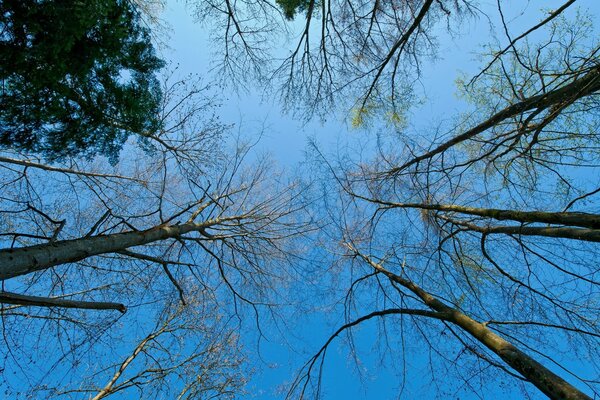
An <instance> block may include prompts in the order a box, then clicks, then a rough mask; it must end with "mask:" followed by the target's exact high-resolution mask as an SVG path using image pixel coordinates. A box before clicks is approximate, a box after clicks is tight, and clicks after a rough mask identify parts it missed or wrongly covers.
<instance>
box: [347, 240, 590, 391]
mask: <svg viewBox="0 0 600 400" xmlns="http://www.w3.org/2000/svg"><path fill="white" fill-rule="evenodd" d="M349 247H350V249H351V250H352V251H354V252H355V253H356V254H357V255H358V256H360V257H361V258H362V259H363V260H365V261H366V262H367V263H368V264H369V265H370V266H371V267H373V269H375V270H376V271H378V272H380V273H382V274H384V275H385V276H387V277H388V278H389V279H390V280H391V281H393V282H395V283H397V284H399V285H402V286H403V287H405V288H407V289H408V290H410V291H411V292H413V293H414V294H415V295H417V296H418V297H419V298H420V299H421V300H422V301H423V303H425V304H426V305H427V306H428V307H429V308H431V309H432V310H434V311H437V312H439V313H442V314H443V315H444V316H445V318H444V319H445V320H446V321H448V322H450V323H453V324H455V325H457V326H459V327H460V328H462V329H463V330H464V331H465V332H467V333H468V334H469V335H471V336H472V337H473V338H475V339H476V340H477V341H479V342H480V343H482V344H483V345H485V346H486V347H487V348H488V349H490V350H491V351H493V352H494V353H495V354H496V355H497V356H498V357H500V358H501V359H502V360H503V361H504V362H505V363H506V364H508V365H510V366H511V367H512V368H513V369H515V370H516V371H517V372H519V374H521V375H522V376H523V377H525V378H526V379H527V380H528V381H530V382H531V383H532V384H534V385H535V386H536V387H537V388H538V389H539V390H541V391H542V392H543V393H544V394H546V395H547V396H548V397H550V398H551V399H555V400H563V399H574V400H591V398H590V397H589V396H587V395H586V394H585V393H583V392H581V391H579V390H578V389H577V388H575V387H574V386H573V385H571V384H570V383H568V382H567V381H565V380H564V379H562V378H561V377H560V376H558V375H556V374H555V373H554V372H552V371H550V370H549V369H547V368H546V367H544V366H543V365H542V364H540V363H539V362H537V361H535V360H534V359H533V358H531V357H530V356H528V355H527V354H525V353H524V352H523V351H521V350H519V349H518V348H517V347H516V346H514V345H513V344H512V343H510V342H508V341H507V340H505V339H504V338H502V337H500V336H499V335H498V334H496V333H495V332H493V331H492V330H491V329H489V328H488V327H487V326H486V325H485V324H483V323H481V322H478V321H475V320H474V319H472V318H471V317H469V316H467V315H465V314H464V313H462V312H461V311H460V310H458V309H456V308H453V307H450V306H448V305H447V304H445V303H443V302H442V301H440V300H438V299H437V298H435V297H434V296H432V295H431V294H429V293H428V292H426V291H425V290H423V289H421V288H420V287H419V286H417V285H416V284H415V283H414V282H412V281H410V280H408V279H405V278H403V277H401V276H399V275H396V274H394V273H392V272H390V271H388V270H387V269H385V268H384V267H383V266H381V265H380V264H378V263H376V262H375V261H373V260H372V259H371V258H369V257H367V256H365V255H363V254H361V253H360V252H358V250H356V249H355V248H354V247H352V246H349Z"/></svg>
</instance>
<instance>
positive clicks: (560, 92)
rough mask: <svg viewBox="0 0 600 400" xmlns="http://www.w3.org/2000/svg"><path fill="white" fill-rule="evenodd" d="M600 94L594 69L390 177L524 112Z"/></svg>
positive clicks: (512, 107)
mask: <svg viewBox="0 0 600 400" xmlns="http://www.w3.org/2000/svg"><path fill="white" fill-rule="evenodd" d="M598 90H600V67H596V68H593V69H592V70H591V71H590V72H588V73H587V74H586V75H584V76H582V77H581V78H579V79H576V80H574V81H573V82H571V83H569V84H567V85H565V86H563V87H560V88H557V89H554V90H551V91H549V92H547V93H543V94H540V95H537V96H532V97H529V98H527V99H525V100H523V101H521V102H518V103H515V104H511V105H510V106H508V107H506V108H504V109H502V110H500V111H499V112H497V113H496V114H494V115H493V116H491V117H490V118H488V119H487V120H485V121H484V122H482V123H480V124H479V125H477V126H475V127H473V128H471V129H469V130H468V131H466V132H464V133H462V134H460V135H457V136H455V137H453V138H452V139H450V140H448V141H446V142H444V143H442V144H440V145H439V146H438V147H436V148H434V149H432V150H430V151H428V152H426V153H424V154H422V155H420V156H418V157H414V158H412V159H411V160H409V161H407V162H406V163H404V164H402V165H401V166H399V167H395V168H392V169H391V170H389V171H388V174H397V173H399V172H401V171H402V170H404V169H406V168H408V167H410V166H412V165H415V164H418V163H420V162H421V161H424V160H427V159H429V158H431V157H433V156H435V155H437V154H440V153H443V152H444V151H446V150H448V149H449V148H451V147H453V146H455V145H457V144H459V143H462V142H464V141H466V140H469V139H471V138H473V137H475V136H477V135H479V134H481V133H483V132H485V131H486V130H488V129H490V128H492V127H494V126H496V125H498V124H499V123H500V122H502V121H504V120H506V119H509V118H513V117H515V116H517V115H519V114H522V113H524V112H528V111H531V110H535V109H544V108H548V107H551V106H552V105H555V104H561V103H564V102H567V101H568V102H573V101H575V100H576V99H579V98H583V97H586V96H589V95H591V94H594V93H596V92H597V91H598Z"/></svg>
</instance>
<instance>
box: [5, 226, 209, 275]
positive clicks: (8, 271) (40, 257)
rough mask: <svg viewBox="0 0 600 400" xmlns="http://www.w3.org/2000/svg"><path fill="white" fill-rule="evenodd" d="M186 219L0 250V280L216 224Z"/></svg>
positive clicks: (197, 230)
mask: <svg viewBox="0 0 600 400" xmlns="http://www.w3.org/2000/svg"><path fill="white" fill-rule="evenodd" d="M217 222H218V221H217V220H211V221H207V222H204V223H200V224H197V223H193V222H188V223H185V224H181V225H169V226H162V225H159V226H155V227H153V228H150V229H147V230H144V231H132V232H124V233H114V234H110V235H99V236H92V237H86V238H79V239H72V240H60V241H57V242H51V243H46V244H40V245H35V246H27V247H19V248H14V249H4V250H0V280H5V279H9V278H14V277H17V276H21V275H26V274H29V273H32V272H35V271H41V270H44V269H46V268H50V267H53V266H56V265H60V264H65V263H71V262H77V261H80V260H83V259H85V258H87V257H91V256H96V255H100V254H108V253H114V252H118V251H121V250H125V249H127V248H129V247H134V246H140V245H144V244H148V243H152V242H156V241H160V240H165V239H170V238H175V237H179V236H181V235H183V234H186V233H189V232H193V231H195V232H200V231H203V230H204V229H205V228H207V227H209V226H211V225H214V224H216V223H217Z"/></svg>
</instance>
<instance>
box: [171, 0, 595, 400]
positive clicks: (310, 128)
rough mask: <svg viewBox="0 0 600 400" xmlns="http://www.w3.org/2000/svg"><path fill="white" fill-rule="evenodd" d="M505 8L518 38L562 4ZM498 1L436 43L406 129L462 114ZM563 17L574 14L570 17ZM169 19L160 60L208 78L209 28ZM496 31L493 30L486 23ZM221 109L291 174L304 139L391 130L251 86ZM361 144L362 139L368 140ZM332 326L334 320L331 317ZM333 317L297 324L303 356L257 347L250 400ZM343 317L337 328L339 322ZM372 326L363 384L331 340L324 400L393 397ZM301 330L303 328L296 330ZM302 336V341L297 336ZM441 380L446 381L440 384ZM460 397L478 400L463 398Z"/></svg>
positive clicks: (345, 350)
mask: <svg viewBox="0 0 600 400" xmlns="http://www.w3.org/2000/svg"><path fill="white" fill-rule="evenodd" d="M507 3H508V4H507V5H505V7H504V9H505V10H510V11H509V12H510V13H512V15H507V20H509V21H510V27H511V29H512V32H511V33H512V34H513V35H514V34H518V33H520V32H521V31H522V28H523V27H526V26H531V25H532V24H533V22H535V21H536V20H537V19H538V18H539V15H541V14H540V13H539V12H538V9H539V8H540V7H547V8H552V7H553V6H555V5H557V4H561V3H562V2H558V1H543V2H540V1H528V2H522V1H511V2H507ZM581 6H582V7H588V8H590V9H593V10H594V11H598V8H599V6H598V3H597V2H596V1H593V0H590V1H587V2H585V1H584V2H582V3H581ZM495 8H496V3H495V2H484V4H483V6H482V10H484V11H486V12H487V13H488V16H489V18H490V20H489V21H488V20H486V19H485V18H483V17H479V18H478V19H477V20H474V21H471V22H470V23H469V24H467V25H466V26H463V30H462V32H460V33H459V34H458V35H457V36H456V37H450V36H448V35H445V34H443V35H442V36H441V37H440V54H439V55H440V59H439V60H437V61H436V62H434V63H427V64H426V65H425V68H424V70H423V78H422V80H421V84H422V86H421V89H422V91H420V92H419V93H418V96H419V98H418V100H421V101H422V102H423V105H421V106H419V107H415V108H413V109H412V110H411V111H410V113H409V118H410V121H411V125H409V129H415V130H419V129H426V128H428V127H430V126H435V125H436V123H437V122H439V121H442V120H446V119H449V118H452V117H453V116H455V115H456V114H457V113H458V112H460V111H461V110H464V109H465V107H466V106H465V104H464V103H462V102H461V101H460V100H459V99H458V98H457V97H456V95H455V79H456V78H457V77H458V75H459V73H460V72H466V73H467V74H468V73H469V72H473V71H475V70H476V68H477V67H478V65H479V63H478V61H476V53H477V52H478V51H479V49H480V45H481V44H483V43H484V42H486V41H487V40H489V39H490V32H491V31H493V29H494V28H493V27H494V26H495V27H496V28H499V25H498V15H497V12H496V10H495ZM567 15H569V16H572V15H573V11H570V12H569V13H568V14H567ZM165 19H166V21H167V22H168V23H169V24H170V25H171V28H172V32H171V37H170V39H169V40H168V44H169V46H170V48H169V49H163V56H164V57H165V58H166V59H169V60H171V61H172V62H173V63H176V64H178V65H179V70H180V72H181V74H182V75H184V74H186V73H199V74H201V75H205V76H206V78H205V79H207V80H210V79H211V72H210V66H211V65H213V62H214V60H211V57H215V56H218V50H219V49H218V48H214V47H211V46H210V43H209V40H208V35H207V33H206V28H205V27H203V26H202V25H200V24H197V23H195V22H194V20H193V18H192V17H191V16H190V9H189V8H186V6H185V5H184V4H183V2H180V1H179V2H170V3H169V4H168V5H167V9H166V13H165ZM490 21H491V22H492V23H493V24H494V25H493V26H491V25H490V24H489V22H490ZM496 33H497V34H498V37H499V38H500V40H501V42H502V43H506V39H505V37H504V36H503V35H502V34H501V32H500V31H497V32H496ZM221 100H222V102H223V107H222V108H221V109H220V112H221V114H220V115H221V118H222V119H223V120H224V121H225V122H227V123H233V124H235V128H234V129H236V130H239V131H240V132H241V133H242V134H243V135H244V136H246V137H252V136H254V135H256V134H257V133H261V135H262V138H261V140H260V142H259V145H258V146H257V149H259V151H264V152H268V153H270V154H272V155H273V157H274V158H275V159H276V160H277V161H278V162H279V163H280V164H281V165H282V166H284V167H285V168H286V169H294V168H295V167H296V165H297V164H298V163H300V162H301V161H303V159H304V152H305V150H306V145H307V141H308V139H309V138H315V139H316V141H317V142H318V143H319V144H320V146H321V148H322V149H323V150H324V151H325V152H329V151H333V149H334V148H335V146H336V145H338V144H339V143H340V142H342V143H345V142H351V143H352V142H355V141H359V142H360V141H361V140H367V141H368V140H369V137H372V136H373V135H374V133H375V132H377V131H385V130H389V129H392V128H391V127H390V126H388V125H386V124H385V123H380V124H377V123H374V124H371V125H369V126H368V128H359V129H353V128H349V126H348V125H349V124H348V119H349V118H348V114H347V113H344V112H340V113H338V114H336V115H333V116H332V117H331V118H330V119H329V120H328V121H326V122H324V123H322V122H320V121H311V122H309V123H306V124H304V123H303V122H302V121H299V120H298V119H296V118H294V117H293V116H292V115H290V114H283V113H282V111H281V104H279V103H278V100H277V96H274V95H273V94H272V93H267V94H266V95H265V93H262V92H260V91H258V90H257V89H256V88H252V87H250V88H249V89H248V91H242V92H239V93H235V92H233V91H230V90H225V91H224V95H223V97H222V99H221ZM365 138H366V139H365ZM333 320H334V321H335V319H333ZM334 321H332V319H331V318H322V317H319V316H318V315H316V316H315V315H313V316H310V317H308V316H307V317H306V320H305V321H295V322H297V323H298V322H299V324H298V325H299V326H300V328H298V329H299V331H297V332H295V333H296V337H297V338H296V339H293V341H294V345H295V347H296V348H301V349H303V350H304V352H303V353H293V352H291V351H290V349H289V348H288V347H287V346H286V345H285V344H283V343H281V342H280V339H281V338H278V337H277V335H273V337H272V338H270V339H272V340H273V342H267V341H262V342H261V344H260V346H259V348H260V356H261V357H262V360H263V361H264V364H263V365H262V370H261V371H259V372H258V373H257V375H256V376H255V377H254V378H253V380H252V381H251V383H250V387H249V390H250V391H251V393H250V394H249V395H248V396H247V398H261V399H262V398H264V399H276V398H282V397H283V396H282V395H281V394H278V393H275V391H276V389H277V387H278V386H279V385H280V384H285V382H286V381H288V382H289V380H290V379H293V373H294V371H295V369H296V368H298V366H300V365H301V364H302V363H304V362H305V361H306V360H307V358H308V357H309V356H310V354H311V352H314V351H315V350H316V349H317V348H318V347H319V346H320V345H321V344H322V343H323V342H324V341H325V340H326V338H327V337H328V336H329V335H330V334H331V332H333V331H334V329H335V323H332V322H334ZM342 321H343V320H342V319H341V318H338V319H337V323H338V324H339V323H341V322H342ZM376 323H377V322H376V321H370V322H368V323H366V324H364V325H362V326H361V327H360V329H359V330H358V331H357V343H358V344H359V347H362V348H361V349H360V350H361V352H360V357H361V358H362V361H363V362H364V368H365V369H366V370H367V373H366V375H365V376H366V379H365V381H364V382H361V381H360V378H359V376H358V375H357V374H356V373H355V364H354V363H353V362H352V359H351V356H350V351H349V347H348V346H347V343H346V342H345V340H343V339H341V340H336V341H335V342H334V345H333V346H332V347H331V348H330V350H329V351H328V356H327V359H326V368H325V369H324V371H325V372H324V378H323V382H324V390H325V394H326V396H325V398H326V399H367V398H368V399H392V398H396V397H397V395H398V385H399V383H398V381H397V379H396V377H395V375H394V374H392V373H391V372H388V371H387V370H386V367H385V366H383V367H381V366H379V364H378V357H377V355H376V352H374V351H371V349H372V346H373V343H374V340H373V339H374V336H375V335H377V334H378V332H379V331H378V329H377V328H376ZM302 327H303V328H304V329H301V328H302ZM298 337H300V338H298ZM247 350H249V351H250V353H251V357H252V354H253V355H254V356H255V357H256V356H257V355H258V354H257V353H258V352H257V346H256V343H255V342H249V343H248V344H247ZM427 360H428V358H427V354H422V355H417V356H415V357H414V358H413V359H412V362H413V366H412V367H411V371H409V372H410V374H409V375H410V376H412V377H419V376H421V375H426V370H427ZM441 379H442V380H443V378H441ZM428 384H429V382H428V381H418V380H416V381H412V382H409V385H408V386H409V387H408V389H407V391H406V392H405V393H404V394H405V395H409V396H408V397H407V398H411V396H410V394H412V395H416V394H418V392H419V389H420V388H423V386H426V385H428ZM487 390H489V392H488V395H491V396H493V395H494V394H496V395H497V394H498V392H496V391H495V390H494V388H492V387H489V388H487ZM460 398H463V399H467V398H476V397H475V396H468V395H465V394H464V392H461V394H460Z"/></svg>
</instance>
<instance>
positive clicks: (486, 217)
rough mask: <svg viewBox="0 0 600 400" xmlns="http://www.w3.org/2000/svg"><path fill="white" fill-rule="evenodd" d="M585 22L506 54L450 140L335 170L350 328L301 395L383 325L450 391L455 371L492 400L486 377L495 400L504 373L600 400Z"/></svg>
mask: <svg viewBox="0 0 600 400" xmlns="http://www.w3.org/2000/svg"><path fill="white" fill-rule="evenodd" d="M577 18H578V19H577V23H574V22H572V21H567V20H566V19H564V18H562V17H559V18H555V19H554V20H552V21H551V22H549V23H547V24H546V25H545V27H544V29H545V34H544V35H542V36H541V39H539V40H538V41H534V40H533V39H531V40H526V41H524V43H522V44H520V45H516V44H515V43H514V41H513V42H512V43H511V45H510V46H508V47H507V48H506V49H503V48H500V49H498V48H490V52H489V54H488V55H489V57H490V59H488V60H489V61H488V60H486V63H485V64H484V67H483V70H482V71H481V72H480V73H478V74H476V75H475V77H474V78H473V79H472V80H465V81H464V82H466V83H465V84H464V86H463V88H462V89H463V90H464V93H465V96H466V97H467V98H468V99H469V100H471V101H472V102H473V104H474V107H473V111H472V112H470V113H466V114H464V115H462V116H461V117H460V118H457V119H456V120H455V121H453V124H452V125H451V126H449V127H447V131H445V132H443V133H441V132H440V131H441V130H442V128H439V130H438V131H436V130H435V129H434V130H433V132H434V134H432V135H429V136H426V137H423V136H421V138H420V139H421V140H420V141H418V140H416V136H417V135H419V134H420V132H415V137H414V139H413V138H411V137H410V136H409V135H410V133H409V132H400V133H399V134H398V133H396V134H393V135H390V137H389V138H380V139H379V143H378V147H377V148H378V154H377V155H376V156H374V157H373V159H372V160H371V161H370V162H365V161H364V159H361V160H360V161H355V160H354V157H353V155H348V156H346V157H342V158H341V159H340V160H339V161H338V162H337V163H334V162H331V161H326V162H324V164H325V167H326V170H327V171H328V172H327V173H328V174H330V177H331V178H330V179H332V181H331V184H330V185H329V186H327V188H326V193H335V194H324V196H325V195H326V197H327V198H328V201H327V205H328V207H329V211H328V213H329V214H330V215H331V216H332V217H331V220H330V224H331V226H332V227H334V229H333V231H332V233H330V236H332V235H337V236H334V237H337V240H338V241H339V242H341V243H342V250H340V249H339V248H336V247H334V246H332V250H331V251H332V252H334V251H335V252H336V253H337V254H340V253H341V255H340V260H339V261H338V262H339V263H340V264H342V265H344V266H345V267H346V268H347V271H348V272H347V279H348V281H349V283H348V285H347V286H346V288H347V289H346V293H345V296H344V299H345V302H344V303H343V305H344V310H345V312H346V314H345V316H346V319H347V322H346V323H345V324H343V325H342V326H341V327H339V329H337V330H336V331H335V332H334V334H333V335H332V336H331V337H330V338H329V339H328V340H327V341H326V343H325V345H324V346H323V347H322V348H321V349H319V350H318V351H317V352H316V354H315V356H314V357H313V358H312V359H311V360H309V362H308V363H307V364H306V366H305V369H304V370H303V373H302V374H301V375H300V376H299V378H298V380H297V381H296V382H295V384H294V386H293V387H292V389H293V391H292V396H294V395H297V394H298V393H308V392H309V391H310V390H311V389H314V390H315V391H316V393H317V394H319V391H320V389H321V386H320V380H319V379H320V378H319V375H320V372H319V371H322V370H323V368H324V365H326V364H324V363H325V362H326V361H325V359H324V357H325V354H326V350H327V348H328V346H329V345H330V344H331V343H332V341H333V340H334V339H335V338H336V337H337V336H339V335H340V334H342V333H348V337H349V339H350V340H352V337H353V336H352V333H351V331H352V330H353V329H354V327H356V326H357V325H359V324H363V323H366V321H369V320H373V319H381V320H383V321H382V322H380V325H379V327H380V329H379V330H378V334H376V335H375V337H378V338H381V339H380V340H382V341H384V345H383V348H384V350H385V351H386V352H389V353H387V354H385V355H384V356H383V357H385V358H386V359H387V360H390V359H393V358H396V357H397V358H401V359H402V360H406V359H407V358H409V357H410V355H409V354H407V353H408V352H409V344H408V343H409V342H413V338H414V340H417V338H418V339H419V343H422V345H421V346H419V349H422V348H423V347H426V348H428V351H429V352H430V354H431V355H432V359H433V358H434V357H433V356H434V355H435V359H436V360H440V365H439V366H437V365H436V368H434V361H430V363H431V366H430V368H431V373H432V381H433V382H434V383H435V382H436V381H437V380H438V378H436V374H439V371H440V368H443V371H444V372H445V373H446V371H448V372H451V373H452V374H453V375H452V376H457V377H458V378H460V379H462V381H463V383H462V385H464V387H466V388H467V390H469V391H475V392H478V391H481V390H484V388H483V387H478V385H477V384H476V383H475V382H474V380H473V377H474V376H477V377H478V379H480V380H481V383H480V385H482V386H484V385H485V387H486V388H487V382H488V381H489V380H494V377H495V374H492V373H490V371H496V372H497V373H500V374H501V376H502V378H501V379H502V380H503V381H505V380H506V379H510V382H511V383H510V385H513V384H516V385H520V386H521V387H522V390H524V391H525V392H526V394H527V395H530V393H531V395H532V396H535V394H534V393H535V392H534V391H531V392H530V390H531V389H532V387H533V386H534V387H535V389H536V390H539V392H541V393H543V394H545V395H546V396H548V397H550V398H552V399H561V398H574V399H578V398H590V397H592V396H598V393H599V390H600V389H599V388H598V376H599V375H600V366H599V365H598V363H597V360H598V348H599V346H598V344H599V343H598V339H599V338H600V330H599V327H600V325H599V320H598V318H597V316H598V302H597V291H598V285H599V284H600V282H599V281H598V267H597V258H598V233H599V232H600V231H599V229H600V224H599V222H600V216H599V215H598V212H597V208H598V204H597V201H596V195H597V193H598V192H599V189H598V182H597V180H596V179H595V177H596V176H597V171H598V150H597V143H598V135H597V126H598V116H599V115H598V110H599V108H598V94H599V93H600V86H599V83H600V74H599V73H600V70H599V69H598V65H599V60H598V42H597V39H596V38H597V35H595V33H594V32H595V31H594V28H593V25H592V24H591V22H590V20H589V19H587V18H585V17H583V16H582V15H578V16H577ZM317 154H318V155H319V157H320V158H321V159H322V160H327V159H328V157H327V156H325V155H322V154H321V153H317ZM336 186H337V190H336ZM407 337H410V338H411V340H410V341H409V340H408V339H407ZM353 343H354V346H359V344H357V343H356V342H353ZM353 350H354V351H356V347H353ZM421 351H422V350H421ZM390 362H391V361H390ZM406 365H407V364H403V365H402V367H404V368H405V370H404V371H401V373H400V374H399V378H400V379H402V380H403V381H402V382H401V383H400V384H399V386H400V387H403V385H404V384H405V383H406V381H408V380H410V378H406V377H405V376H406V375H405V374H406V373H407V371H406V368H407V366H406ZM509 377H510V378H509ZM445 379H446V380H448V379H450V378H448V375H446V378H445ZM313 384H314V386H313ZM530 385H532V386H530ZM455 393H456V392H445V394H446V395H448V396H451V395H454V394H455Z"/></svg>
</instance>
